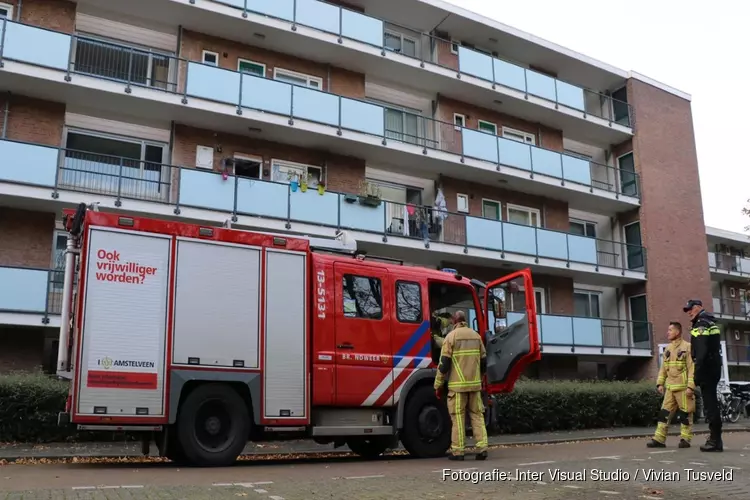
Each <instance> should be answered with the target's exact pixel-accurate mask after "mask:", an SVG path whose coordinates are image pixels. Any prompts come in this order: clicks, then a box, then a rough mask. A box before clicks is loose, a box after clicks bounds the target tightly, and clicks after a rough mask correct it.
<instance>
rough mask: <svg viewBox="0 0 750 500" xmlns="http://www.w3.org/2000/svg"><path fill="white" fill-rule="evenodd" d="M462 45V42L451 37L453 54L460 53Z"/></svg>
mask: <svg viewBox="0 0 750 500" xmlns="http://www.w3.org/2000/svg"><path fill="white" fill-rule="evenodd" d="M459 46H460V43H459V42H458V41H457V40H453V39H452V38H451V54H456V55H458V47H459Z"/></svg>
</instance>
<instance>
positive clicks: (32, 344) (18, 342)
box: [0, 327, 45, 373]
mask: <svg viewBox="0 0 750 500" xmlns="http://www.w3.org/2000/svg"><path fill="white" fill-rule="evenodd" d="M44 338H45V330H44V329H41V328H21V327H0V373H8V372H14V371H37V370H39V369H41V366H42V363H43V358H44V346H45V340H44Z"/></svg>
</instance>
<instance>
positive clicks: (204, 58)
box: [201, 50, 219, 68]
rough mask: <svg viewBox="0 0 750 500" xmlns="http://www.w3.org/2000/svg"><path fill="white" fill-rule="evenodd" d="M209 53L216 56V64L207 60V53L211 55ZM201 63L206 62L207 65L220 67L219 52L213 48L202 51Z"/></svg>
mask: <svg viewBox="0 0 750 500" xmlns="http://www.w3.org/2000/svg"><path fill="white" fill-rule="evenodd" d="M209 54H210V55H212V56H216V64H211V63H209V62H206V55H209ZM201 63H202V64H205V65H206V66H212V67H214V68H218V67H219V53H218V52H214V51H212V50H204V51H201Z"/></svg>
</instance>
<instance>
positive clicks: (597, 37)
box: [446, 0, 750, 232]
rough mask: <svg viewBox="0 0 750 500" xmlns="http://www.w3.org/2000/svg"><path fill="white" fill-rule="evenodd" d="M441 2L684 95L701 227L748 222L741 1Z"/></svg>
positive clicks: (749, 128)
mask: <svg viewBox="0 0 750 500" xmlns="http://www.w3.org/2000/svg"><path fill="white" fill-rule="evenodd" d="M446 1H448V2H450V3H452V4H454V5H458V6H460V7H463V8H464V9H467V10H470V11H473V12H476V13H479V14H482V15H484V16H486V17H489V18H491V19H495V20H497V21H499V22H501V23H504V24H507V25H509V26H513V27H514V28H517V29H520V30H523V31H526V32H528V33H531V34H532V35H535V36H537V37H540V38H544V39H546V40H549V41H551V42H554V43H556V44H558V45H562V46H563V47H567V48H569V49H572V50H575V51H576V52H579V53H582V54H585V55H587V56H589V57H593V58H595V59H598V60H600V61H603V62H605V63H608V64H611V65H612V66H615V67H618V68H620V69H623V70H626V71H629V70H632V71H636V72H638V73H640V74H642V75H646V76H648V77H650V78H653V79H654V80H657V81H659V82H662V83H665V84H667V85H669V86H670V87H673V88H677V89H679V90H681V91H683V92H686V93H688V94H690V95H691V96H692V111H693V124H694V128H695V136H696V147H697V151H698V166H699V170H700V179H701V192H702V199H703V211H704V219H705V223H706V225H707V226H711V227H717V228H720V229H726V230H729V231H736V232H744V229H745V227H746V226H748V225H750V217H747V216H744V215H742V213H741V210H742V208H743V207H745V206H747V205H748V203H747V199H748V198H750V154H748V153H746V152H745V151H743V150H747V148H748V146H749V145H750V144H748V143H749V142H750V96H745V95H744V93H745V91H747V90H749V89H750V57H749V55H750V29H748V26H747V23H748V20H750V2H746V1H743V0H713V1H710V2H703V1H698V0H692V1H688V2H685V1H684V0H683V1H681V2H680V1H676V0H629V1H619V2H612V1H608V2H602V1H601V0H599V1H596V0H525V1H517V2H508V1H505V0H503V1H499V0H446ZM536 13H542V14H543V15H536ZM735 139H736V140H735ZM665 187H666V186H665ZM665 195H667V196H668V192H667V191H666V190H665ZM686 222H687V221H686Z"/></svg>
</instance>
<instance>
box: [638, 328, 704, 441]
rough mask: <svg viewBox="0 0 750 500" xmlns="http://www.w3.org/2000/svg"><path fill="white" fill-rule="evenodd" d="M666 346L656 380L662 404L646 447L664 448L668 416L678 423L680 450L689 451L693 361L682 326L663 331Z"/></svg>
mask: <svg viewBox="0 0 750 500" xmlns="http://www.w3.org/2000/svg"><path fill="white" fill-rule="evenodd" d="M667 339H668V340H669V345H668V346H667V347H666V349H664V354H662V362H661V368H660V369H659V375H658V377H657V379H656V387H657V389H658V391H659V394H663V395H664V401H663V403H662V405H661V411H660V412H659V420H658V423H657V424H656V432H655V433H654V437H653V438H652V439H651V441H650V442H649V443H647V445H646V446H648V447H649V448H664V447H665V446H666V441H667V428H668V427H669V422H670V420H672V417H676V419H677V421H678V422H679V423H680V444H679V445H678V446H679V447H680V448H690V441H691V439H692V438H693V415H694V414H695V382H694V380H693V358H692V354H691V352H690V342H686V341H685V340H683V338H682V325H681V324H680V323H678V322H676V321H673V322H671V323H670V324H669V329H668V330H667Z"/></svg>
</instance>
